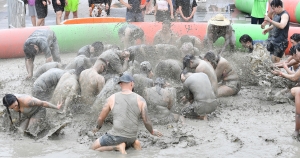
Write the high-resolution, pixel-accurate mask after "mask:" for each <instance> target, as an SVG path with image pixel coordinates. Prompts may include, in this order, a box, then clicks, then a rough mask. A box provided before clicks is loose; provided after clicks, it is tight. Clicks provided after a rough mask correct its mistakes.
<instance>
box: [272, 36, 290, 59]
mask: <svg viewBox="0 0 300 158" xmlns="http://www.w3.org/2000/svg"><path fill="white" fill-rule="evenodd" d="M288 44H289V43H288V41H284V42H281V43H277V42H274V41H272V40H267V50H268V51H269V52H270V54H271V55H274V56H276V57H279V58H282V56H283V54H284V51H285V50H286V49H287V47H288Z"/></svg>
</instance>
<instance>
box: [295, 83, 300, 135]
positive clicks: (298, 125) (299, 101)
mask: <svg viewBox="0 0 300 158" xmlns="http://www.w3.org/2000/svg"><path fill="white" fill-rule="evenodd" d="M295 95H296V96H295V105H296V114H295V133H294V134H296V135H294V136H296V137H297V138H299V130H300V89H297V91H296V93H295Z"/></svg>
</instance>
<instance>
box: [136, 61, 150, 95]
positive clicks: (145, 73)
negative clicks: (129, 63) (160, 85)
mask: <svg viewBox="0 0 300 158" xmlns="http://www.w3.org/2000/svg"><path fill="white" fill-rule="evenodd" d="M152 77H153V72H152V66H151V64H150V63H149V62H148V61H143V62H142V63H141V64H140V74H134V75H133V78H134V92H135V93H137V94H139V95H141V96H142V97H144V89H145V88H148V87H152V86H153V80H152V79H151V78H152Z"/></svg>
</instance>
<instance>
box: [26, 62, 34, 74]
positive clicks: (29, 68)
mask: <svg viewBox="0 0 300 158" xmlns="http://www.w3.org/2000/svg"><path fill="white" fill-rule="evenodd" d="M25 65H26V69H27V72H28V76H27V78H31V77H32V75H33V67H34V65H33V59H31V58H30V59H26V60H25Z"/></svg>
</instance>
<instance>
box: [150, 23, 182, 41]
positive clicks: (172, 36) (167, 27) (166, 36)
mask: <svg viewBox="0 0 300 158" xmlns="http://www.w3.org/2000/svg"><path fill="white" fill-rule="evenodd" d="M177 39H178V36H177V35H176V33H174V32H173V31H172V30H171V22H170V21H169V20H164V21H163V22H162V29H161V30H159V31H158V32H157V33H156V34H155V36H154V40H153V45H156V44H171V45H175V44H176V40H177Z"/></svg>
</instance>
